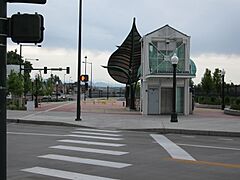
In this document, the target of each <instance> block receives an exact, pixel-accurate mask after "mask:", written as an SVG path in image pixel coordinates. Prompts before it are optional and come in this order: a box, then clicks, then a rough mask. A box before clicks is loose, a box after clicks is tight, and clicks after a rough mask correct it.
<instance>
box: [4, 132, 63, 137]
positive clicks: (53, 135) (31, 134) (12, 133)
mask: <svg viewBox="0 0 240 180" xmlns="http://www.w3.org/2000/svg"><path fill="white" fill-rule="evenodd" d="M7 134H11V135H26V136H49V137H51V136H52V137H62V136H66V135H61V134H41V133H23V132H7Z"/></svg>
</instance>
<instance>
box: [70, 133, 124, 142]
mask: <svg viewBox="0 0 240 180" xmlns="http://www.w3.org/2000/svg"><path fill="white" fill-rule="evenodd" d="M66 136H70V137H80V138H90V139H104V140H114V141H120V140H123V138H113V137H101V136H86V135H76V134H69V135H66Z"/></svg>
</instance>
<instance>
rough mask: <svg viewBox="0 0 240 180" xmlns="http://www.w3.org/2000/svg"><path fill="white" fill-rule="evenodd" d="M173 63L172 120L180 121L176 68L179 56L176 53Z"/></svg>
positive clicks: (172, 58) (172, 59)
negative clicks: (177, 111)
mask: <svg viewBox="0 0 240 180" xmlns="http://www.w3.org/2000/svg"><path fill="white" fill-rule="evenodd" d="M171 63H172V65H173V102H172V114H171V122H178V118H177V113H176V68H177V64H178V57H177V55H176V54H174V55H173V56H172V57H171Z"/></svg>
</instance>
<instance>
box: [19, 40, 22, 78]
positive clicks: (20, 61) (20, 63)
mask: <svg viewBox="0 0 240 180" xmlns="http://www.w3.org/2000/svg"><path fill="white" fill-rule="evenodd" d="M19 66H20V74H22V44H20V59H19Z"/></svg>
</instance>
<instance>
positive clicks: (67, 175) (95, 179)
mask: <svg viewBox="0 0 240 180" xmlns="http://www.w3.org/2000/svg"><path fill="white" fill-rule="evenodd" d="M22 171H25V172H30V173H34V174H41V175H45V176H51V177H57V178H64V179H69V180H114V179H111V178H106V177H100V176H92V175H87V174H81V173H75V172H69V171H62V170H57V169H49V168H43V167H33V168H28V169H22Z"/></svg>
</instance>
